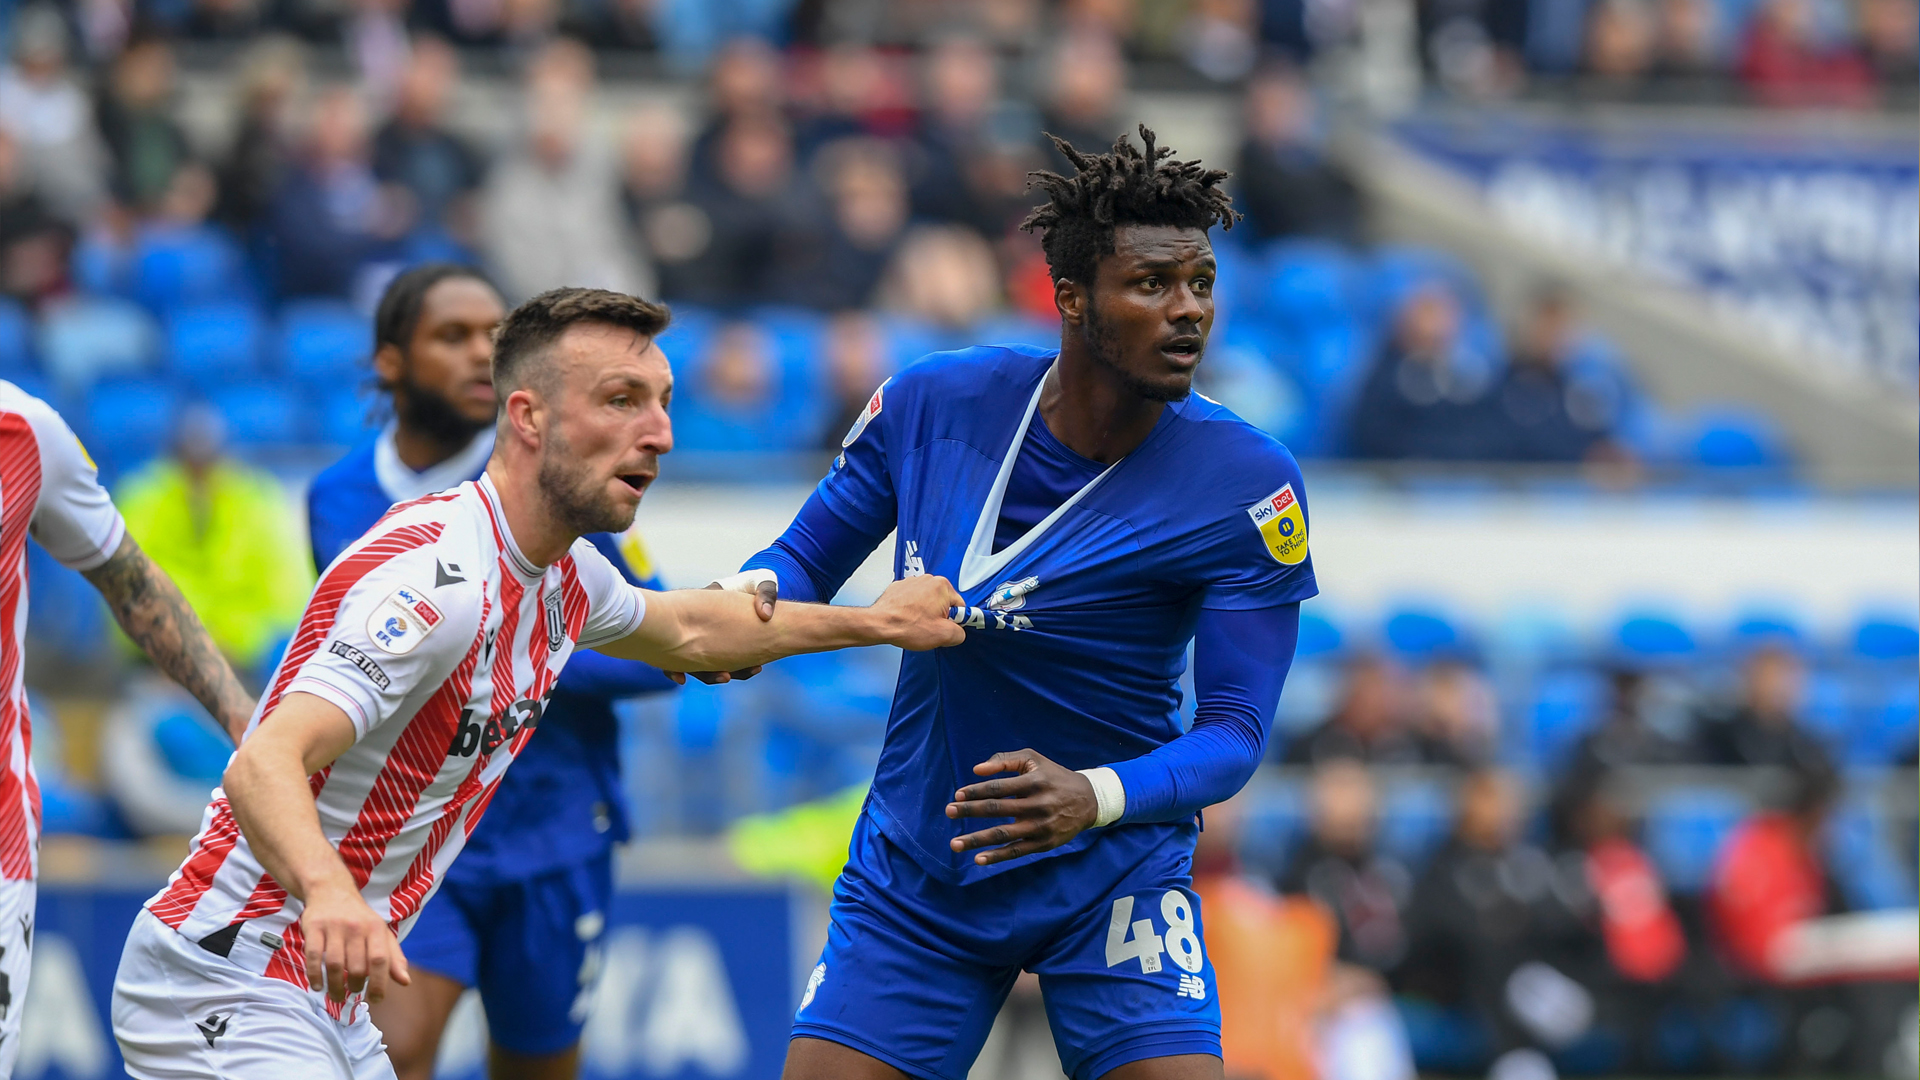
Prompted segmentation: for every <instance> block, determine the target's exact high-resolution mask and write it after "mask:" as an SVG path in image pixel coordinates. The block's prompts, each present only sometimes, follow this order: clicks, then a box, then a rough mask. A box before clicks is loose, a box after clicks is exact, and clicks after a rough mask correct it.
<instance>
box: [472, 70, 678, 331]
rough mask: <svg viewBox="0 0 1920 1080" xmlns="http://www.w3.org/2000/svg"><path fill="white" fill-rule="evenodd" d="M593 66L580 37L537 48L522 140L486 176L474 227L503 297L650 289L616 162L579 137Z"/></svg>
mask: <svg viewBox="0 0 1920 1080" xmlns="http://www.w3.org/2000/svg"><path fill="white" fill-rule="evenodd" d="M591 65H592V57H591V54H589V53H588V52H587V51H586V47H585V46H583V45H580V44H578V43H577V42H572V41H559V42H555V43H554V44H552V45H549V46H547V48H546V49H545V50H543V51H542V53H541V55H540V56H539V57H538V58H537V59H536V60H535V63H534V65H533V67H532V68H531V69H530V70H529V73H528V82H527V107H528V111H529V113H530V117H529V131H528V135H527V138H526V141H525V143H524V144H523V145H522V146H521V147H520V148H518V149H517V150H515V151H512V152H510V153H508V154H507V155H506V156H504V157H503V158H501V160H500V161H499V162H498V163H496V164H495V165H494V167H493V170H492V172H491V173H490V174H489V175H488V177H487V185H486V189H485V192H484V194H483V195H482V198H481V211H480V217H481V234H482V236H483V238H484V242H485V245H486V253H487V260H488V264H489V265H490V266H492V268H493V271H494V276H495V279H496V280H497V281H499V282H500V285H501V288H502V289H503V290H504V291H505V293H506V295H507V299H508V300H509V301H510V302H517V301H520V300H524V299H526V298H527V297H529V296H533V295H534V294H536V293H540V292H544V291H546V290H547V289H552V288H557V287H559V286H562V285H582V286H589V287H593V288H601V289H612V290H615V291H616V292H624V293H634V294H636V295H641V296H652V295H655V289H654V282H653V274H652V271H651V268H650V267H648V266H646V265H645V263H644V262H642V260H641V258H640V255H639V252H638V251H636V250H635V248H634V246H633V245H632V244H631V243H630V242H629V239H628V237H629V233H628V230H627V229H626V228H624V227H623V225H622V222H623V220H624V219H623V213H622V211H621V208H620V198H619V179H618V174H617V172H616V170H615V167H614V163H613V161H612V160H610V159H609V158H608V157H607V156H606V155H605V154H603V153H601V151H600V144H599V143H598V142H597V141H595V140H591V139H589V138H587V135H586V131H585V126H586V110H587V104H588V100H589V99H588V93H589V91H590V90H591V88H592V74H591V71H592V67H591Z"/></svg>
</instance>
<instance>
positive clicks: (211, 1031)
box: [193, 1013, 233, 1049]
mask: <svg viewBox="0 0 1920 1080" xmlns="http://www.w3.org/2000/svg"><path fill="white" fill-rule="evenodd" d="M232 1015H233V1014H232V1013H228V1014H226V1016H222V1015H221V1014H219V1013H208V1014H207V1018H206V1019H205V1020H201V1021H198V1022H196V1023H195V1024H194V1025H193V1026H194V1027H197V1028H199V1029H200V1034H201V1035H203V1036H205V1037H206V1040H207V1047H208V1048H209V1049H211V1048H212V1047H213V1040H215V1039H217V1038H219V1037H220V1036H222V1035H225V1034H226V1033H227V1017H228V1016H232Z"/></svg>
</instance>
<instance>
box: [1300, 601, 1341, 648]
mask: <svg viewBox="0 0 1920 1080" xmlns="http://www.w3.org/2000/svg"><path fill="white" fill-rule="evenodd" d="M1340 644H1341V637H1340V628H1339V627H1337V626H1335V625H1334V624H1333V623H1332V622H1330V621H1329V620H1327V619H1325V618H1323V617H1321V616H1319V615H1316V614H1314V613H1313V612H1310V611H1302V612H1301V613H1300V643H1299V645H1298V647H1297V648H1295V649H1294V653H1293V655H1294V659H1296V660H1304V659H1308V658H1310V657H1315V656H1324V655H1326V654H1327V653H1335V652H1339V651H1340Z"/></svg>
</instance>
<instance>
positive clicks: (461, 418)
mask: <svg viewBox="0 0 1920 1080" xmlns="http://www.w3.org/2000/svg"><path fill="white" fill-rule="evenodd" d="M505 315H506V307H505V305H503V304H502V303H501V302H500V294H498V293H496V292H494V291H493V289H492V287H491V286H489V285H487V283H486V282H483V281H477V280H475V279H473V278H466V277H455V278H447V279H446V280H444V281H441V282H439V283H438V284H436V285H434V286H433V288H431V289H428V290H427V294H426V295H425V296H424V297H422V298H421V304H420V321H419V322H417V323H415V324H414V328H413V337H412V339H410V340H409V341H408V342H407V349H406V352H405V354H404V355H403V356H400V357H397V358H395V359H397V361H398V370H397V371H396V372H393V373H386V372H382V374H383V375H386V376H387V378H388V381H390V382H392V383H395V384H397V385H398V386H399V387H400V392H399V393H398V394H397V395H396V397H397V398H399V400H397V401H396V402H395V404H396V405H397V406H398V408H399V409H400V411H401V413H402V415H403V416H410V417H412V419H414V420H415V421H417V422H418V424H419V426H423V427H429V428H436V429H438V428H452V427H459V428H462V429H464V431H463V432H452V431H449V432H445V434H448V435H450V436H451V435H455V434H461V433H464V434H467V435H471V434H472V433H473V432H475V431H479V430H481V429H482V428H486V427H490V426H492V424H493V418H494V412H495V410H496V409H498V408H499V400H498V398H497V397H496V395H495V394H494V391H493V328H494V327H495V326H498V325H499V324H500V320H501V318H502V317H504V316H505ZM377 362H379V360H378V359H376V363H377ZM435 433H436V434H438V433H440V432H435Z"/></svg>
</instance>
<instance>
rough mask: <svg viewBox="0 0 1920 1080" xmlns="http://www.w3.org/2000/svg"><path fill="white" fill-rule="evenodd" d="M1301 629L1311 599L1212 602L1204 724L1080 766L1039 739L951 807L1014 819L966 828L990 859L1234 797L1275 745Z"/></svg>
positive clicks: (1204, 639) (1178, 816)
mask: <svg viewBox="0 0 1920 1080" xmlns="http://www.w3.org/2000/svg"><path fill="white" fill-rule="evenodd" d="M1299 636H1300V605H1299V604H1298V603H1292V604H1286V605H1284V606H1281V607H1274V608H1266V609H1263V610H1258V611H1227V610H1213V609H1207V610H1204V611H1202V612H1201V614H1200V624H1199V626H1198V627H1197V628H1196V630H1195V633H1194V641H1193V684H1194V698H1195V700H1196V706H1195V709H1194V717H1193V727H1192V729H1190V730H1189V731H1188V732H1187V733H1186V734H1184V735H1182V736H1180V737H1179V738H1177V739H1174V740H1173V741H1172V742H1169V743H1167V744H1166V745H1164V746H1161V747H1160V748H1158V749H1156V750H1154V751H1152V752H1151V753H1147V754H1142V755H1141V756H1139V757H1137V758H1132V759H1130V760H1127V761H1117V762H1114V763H1112V764H1110V765H1106V766H1102V767H1100V768H1095V769H1085V770H1081V771H1078V772H1075V771H1072V770H1069V769H1068V768H1067V767H1066V766H1065V765H1061V764H1059V763H1057V762H1054V761H1049V760H1048V759H1047V758H1046V757H1045V756H1043V755H1041V754H1038V753H1036V752H1034V751H1032V750H1018V751H1014V752H1011V753H1002V754H995V755H994V756H993V757H992V758H989V759H988V760H986V761H983V762H981V763H980V764H978V765H976V766H974V769H973V771H974V775H976V776H994V775H995V774H998V773H1016V774H1018V775H1015V776H1011V777H1006V778H1003V779H995V780H988V781H986V782H984V783H979V784H972V785H969V786H967V787H964V788H961V789H960V790H959V791H957V792H955V793H954V798H953V802H951V803H948V804H947V816H948V817H949V818H954V819H959V818H1005V817H1011V818H1013V819H1015V820H1014V821H1013V822H1011V823H1010V824H1006V825H996V826H994V827H992V828H989V829H982V830H980V831H979V832H974V833H969V834H967V835H965V836H960V837H955V838H954V840H953V850H954V851H956V852H962V851H975V850H978V849H991V850H978V854H976V855H974V857H973V861H974V862H976V863H979V864H980V865H982V866H985V865H988V864H990V863H996V862H1004V861H1006V860H1008V859H1017V858H1019V857H1020V856H1022V855H1029V854H1032V853H1033V852H1036V851H1049V850H1051V849H1053V848H1057V847H1059V846H1060V845H1062V844H1064V843H1066V842H1067V841H1069V840H1072V839H1073V838H1074V837H1076V836H1078V835H1080V833H1082V832H1084V831H1085V830H1087V829H1090V828H1093V827H1094V826H1096V825H1110V824H1114V823H1116V822H1129V823H1130V822H1142V821H1181V820H1184V819H1186V818H1190V817H1192V816H1193V815H1194V814H1195V813H1198V812H1199V811H1200V810H1201V809H1203V808H1205V807H1208V806H1211V805H1213V804H1214V803H1217V802H1223V801H1225V800H1226V799H1229V798H1231V797H1232V796H1233V794H1234V793H1235V792H1237V791H1239V790H1240V789H1241V788H1242V787H1243V786H1245V785H1246V782H1247V779H1248V778H1249V777H1251V776H1252V775H1253V771H1254V769H1256V768H1258V767H1259V765H1260V759H1261V757H1262V756H1263V755H1264V754H1265V752H1266V746H1267V732H1268V730H1269V729H1270V728H1271V727H1272V726H1273V710H1274V707H1275V706H1276V705H1278V704H1279V702H1280V688H1281V686H1282V685H1283V684H1284V683H1285V682H1286V678H1287V669H1288V667H1289V666H1291V665H1292V663H1293V650H1294V646H1295V644H1296V643H1297V642H1298V640H1299Z"/></svg>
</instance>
